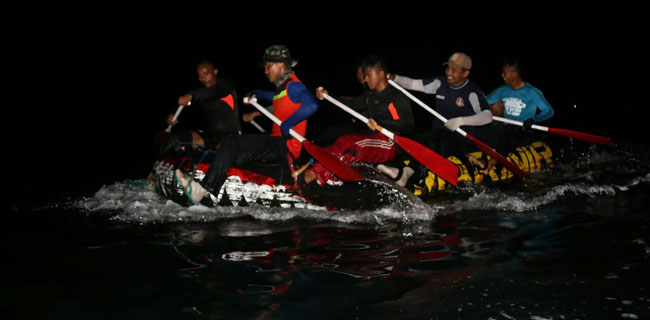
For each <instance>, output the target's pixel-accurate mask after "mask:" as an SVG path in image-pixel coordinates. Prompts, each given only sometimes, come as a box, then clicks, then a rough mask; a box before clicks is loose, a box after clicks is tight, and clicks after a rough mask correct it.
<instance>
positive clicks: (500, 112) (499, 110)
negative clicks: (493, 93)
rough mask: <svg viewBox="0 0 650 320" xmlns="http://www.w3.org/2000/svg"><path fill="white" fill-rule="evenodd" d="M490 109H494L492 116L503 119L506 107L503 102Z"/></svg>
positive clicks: (496, 103)
mask: <svg viewBox="0 0 650 320" xmlns="http://www.w3.org/2000/svg"><path fill="white" fill-rule="evenodd" d="M490 109H492V115H494V116H498V117H503V110H504V105H503V101H502V100H499V101H497V102H495V103H494V104H493V105H491V106H490Z"/></svg>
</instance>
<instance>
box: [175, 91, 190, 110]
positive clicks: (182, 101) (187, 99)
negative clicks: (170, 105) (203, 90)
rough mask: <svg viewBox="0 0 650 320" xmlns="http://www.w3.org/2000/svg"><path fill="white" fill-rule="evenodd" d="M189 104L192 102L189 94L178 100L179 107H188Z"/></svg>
mask: <svg viewBox="0 0 650 320" xmlns="http://www.w3.org/2000/svg"><path fill="white" fill-rule="evenodd" d="M190 102H192V95H191V94H189V93H188V94H186V95H184V96H181V97H180V98H178V105H179V106H183V107H187V106H189V105H190Z"/></svg>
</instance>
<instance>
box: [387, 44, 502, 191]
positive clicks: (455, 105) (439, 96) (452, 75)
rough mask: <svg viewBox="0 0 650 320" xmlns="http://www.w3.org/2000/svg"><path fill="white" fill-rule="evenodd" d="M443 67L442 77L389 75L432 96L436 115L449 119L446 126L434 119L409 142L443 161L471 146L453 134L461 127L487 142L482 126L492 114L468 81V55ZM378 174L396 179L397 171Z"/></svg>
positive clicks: (458, 56)
mask: <svg viewBox="0 0 650 320" xmlns="http://www.w3.org/2000/svg"><path fill="white" fill-rule="evenodd" d="M443 65H445V66H447V68H446V69H445V76H438V77H433V78H428V79H411V78H408V77H405V76H399V75H393V74H389V75H388V77H389V79H391V80H394V81H395V82H397V83H398V84H399V85H400V86H402V87H404V88H405V89H408V90H415V91H421V92H424V93H427V94H433V95H435V97H436V110H437V112H438V113H440V114H441V115H442V116H443V117H445V118H446V119H448V120H447V122H445V123H442V122H441V121H440V120H439V119H437V118H436V119H434V120H433V123H432V129H431V130H430V131H427V132H425V133H422V134H418V135H415V136H412V137H411V138H412V139H413V140H416V141H418V142H420V143H422V144H423V145H425V146H427V147H429V148H430V149H432V150H434V151H436V152H437V153H439V154H440V155H442V156H444V157H449V156H452V155H456V156H460V155H465V154H467V153H468V151H469V149H470V148H471V147H472V145H471V144H470V142H468V140H467V139H465V138H463V137H462V136H461V135H459V134H457V133H455V132H454V131H455V130H456V129H457V128H459V127H461V126H463V129H464V130H465V131H467V133H469V134H470V135H472V136H474V137H477V138H478V139H480V140H483V139H486V138H487V137H488V136H489V135H490V133H491V130H490V129H489V128H488V127H487V126H485V125H486V124H489V123H491V122H492V111H491V110H490V107H489V104H488V103H487V101H486V99H485V95H484V93H483V91H482V90H481V89H480V88H479V87H478V86H477V85H476V84H474V83H473V82H472V81H470V80H469V75H470V70H471V68H472V59H471V58H470V57H469V56H468V55H467V54H465V53H462V52H457V53H454V54H453V55H452V56H451V57H449V59H448V61H447V62H445V63H443ZM445 128H446V129H447V130H445ZM411 163H416V167H414V169H415V170H414V171H415V172H418V173H420V175H426V172H427V171H428V169H427V168H426V167H424V166H422V165H419V164H417V162H414V161H411ZM380 170H382V171H384V172H385V173H386V174H388V175H390V176H392V175H396V174H397V172H398V171H399V169H398V168H392V167H386V166H382V167H381V168H380ZM414 171H413V170H409V171H405V174H407V175H409V174H412V172H414ZM408 178H409V177H402V178H401V179H400V180H399V181H398V184H399V185H401V186H404V185H405V184H406V180H408Z"/></svg>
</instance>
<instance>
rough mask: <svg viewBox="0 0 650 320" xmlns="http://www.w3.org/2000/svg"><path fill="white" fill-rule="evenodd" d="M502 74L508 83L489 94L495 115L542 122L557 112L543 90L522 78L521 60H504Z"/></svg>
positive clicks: (489, 100) (488, 97) (488, 98)
mask: <svg viewBox="0 0 650 320" xmlns="http://www.w3.org/2000/svg"><path fill="white" fill-rule="evenodd" d="M501 76H502V77H503V81H505V83H506V84H505V85H503V86H501V87H499V88H497V89H496V90H494V92H492V93H491V94H489V95H488V96H487V101H488V103H489V104H490V107H491V108H492V113H493V114H494V115H496V116H503V117H505V118H507V119H512V120H517V121H521V122H525V121H526V120H528V119H533V121H534V122H540V121H544V120H548V119H549V118H551V117H552V116H553V114H555V112H554V111H553V107H551V105H550V104H549V103H548V101H546V99H545V98H544V95H543V94H542V92H541V91H539V89H537V88H535V87H533V86H532V85H530V84H529V83H527V82H524V80H523V79H522V78H521V63H520V62H518V61H506V62H504V65H503V73H502V74H501ZM537 110H539V111H540V112H539V113H537ZM529 123H530V122H529Z"/></svg>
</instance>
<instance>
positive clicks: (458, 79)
mask: <svg viewBox="0 0 650 320" xmlns="http://www.w3.org/2000/svg"><path fill="white" fill-rule="evenodd" d="M443 65H445V66H447V70H445V75H446V76H447V83H449V84H450V85H452V86H455V87H457V86H460V85H462V84H463V83H465V81H467V78H469V71H470V69H472V58H470V57H469V56H468V55H466V54H464V53H462V52H456V53H454V54H452V55H451V57H449V60H448V61H447V62H445V63H443Z"/></svg>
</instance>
